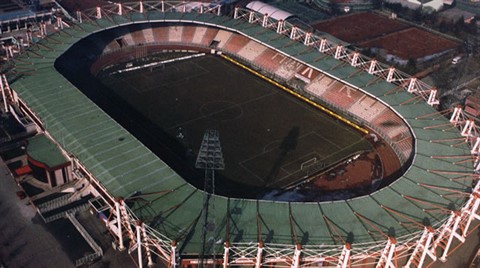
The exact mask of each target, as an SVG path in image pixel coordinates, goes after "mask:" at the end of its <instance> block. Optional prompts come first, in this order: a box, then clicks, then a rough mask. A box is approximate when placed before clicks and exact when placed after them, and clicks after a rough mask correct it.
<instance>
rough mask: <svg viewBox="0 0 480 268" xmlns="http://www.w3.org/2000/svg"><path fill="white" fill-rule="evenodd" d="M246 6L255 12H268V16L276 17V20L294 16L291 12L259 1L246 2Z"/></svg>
mask: <svg viewBox="0 0 480 268" xmlns="http://www.w3.org/2000/svg"><path fill="white" fill-rule="evenodd" d="M247 8H249V9H251V10H255V11H257V12H260V13H262V14H268V16H270V17H272V18H274V19H276V20H286V19H288V18H290V17H292V16H294V15H293V14H292V13H290V12H287V11H285V10H282V9H280V8H277V7H274V6H271V5H269V4H265V3H263V2H260V1H252V2H250V3H248V5H247Z"/></svg>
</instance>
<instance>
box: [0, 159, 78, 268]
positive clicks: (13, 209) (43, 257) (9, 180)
mask: <svg viewBox="0 0 480 268" xmlns="http://www.w3.org/2000/svg"><path fill="white" fill-rule="evenodd" d="M0 184H1V187H0V215H2V216H1V217H0V259H1V260H2V262H3V263H5V265H7V267H35V268H42V267H46V268H47V267H74V265H73V262H72V261H71V260H69V258H68V256H67V254H66V253H65V252H63V250H62V248H61V247H60V245H59V243H58V242H57V241H56V239H55V237H54V236H53V235H52V234H50V233H49V232H48V231H47V230H46V227H45V224H44V223H43V222H42V220H41V219H40V217H39V216H38V215H36V211H35V210H34V209H33V208H32V206H30V205H29V203H28V200H27V199H24V200H20V199H19V198H18V197H17V196H16V194H15V193H16V192H17V191H18V190H19V188H18V186H17V185H16V183H15V181H14V179H13V177H12V176H11V175H10V171H9V170H8V168H7V167H6V166H5V164H4V163H3V161H2V162H1V163H0Z"/></svg>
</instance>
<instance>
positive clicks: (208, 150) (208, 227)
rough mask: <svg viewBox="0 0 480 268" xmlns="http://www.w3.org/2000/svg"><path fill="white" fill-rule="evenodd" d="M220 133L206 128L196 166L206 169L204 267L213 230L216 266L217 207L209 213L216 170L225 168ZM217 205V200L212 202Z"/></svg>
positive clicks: (213, 253) (212, 243)
mask: <svg viewBox="0 0 480 268" xmlns="http://www.w3.org/2000/svg"><path fill="white" fill-rule="evenodd" d="M219 136H220V135H219V133H218V131H216V130H206V131H205V133H204V135H203V140H202V144H201V145H200V150H199V152H198V156H197V161H196V162H195V167H196V168H198V169H204V170H205V180H204V188H203V191H204V198H203V216H204V222H203V227H202V249H201V252H200V254H199V257H200V258H199V262H198V265H199V267H204V263H203V262H204V259H205V254H206V244H207V235H208V233H209V232H212V235H211V236H210V237H209V238H208V241H209V242H211V250H212V258H213V262H214V263H213V264H214V266H215V243H216V241H217V239H216V237H215V235H216V232H215V230H216V225H215V207H212V211H211V212H210V213H209V205H210V199H211V198H215V170H223V169H224V168H225V163H224V161H223V154H222V147H221V145H220V139H219ZM212 205H213V206H214V205H215V202H212Z"/></svg>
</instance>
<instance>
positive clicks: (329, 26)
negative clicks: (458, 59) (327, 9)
mask: <svg viewBox="0 0 480 268" xmlns="http://www.w3.org/2000/svg"><path fill="white" fill-rule="evenodd" d="M314 27H315V29H317V30H320V31H323V32H327V33H329V34H332V35H333V36H335V37H337V38H339V39H341V40H343V41H346V42H349V43H352V44H354V45H356V46H357V47H360V48H379V49H382V50H385V52H386V53H387V54H392V55H394V56H396V57H398V58H400V59H404V60H408V59H410V58H413V59H420V58H424V57H426V56H428V55H434V54H437V53H440V52H443V51H446V50H450V49H453V48H456V47H458V46H459V45H460V44H459V43H458V42H455V41H453V40H450V39H447V38H445V37H442V36H440V35H436V34H434V33H431V32H428V31H426V30H423V29H420V28H417V27H414V26H412V25H409V24H407V23H404V22H401V21H399V20H395V19H390V18H389V17H387V16H383V15H380V14H376V13H357V14H351V15H347V16H342V17H338V18H334V19H331V20H327V21H324V22H320V23H318V24H316V25H314Z"/></svg>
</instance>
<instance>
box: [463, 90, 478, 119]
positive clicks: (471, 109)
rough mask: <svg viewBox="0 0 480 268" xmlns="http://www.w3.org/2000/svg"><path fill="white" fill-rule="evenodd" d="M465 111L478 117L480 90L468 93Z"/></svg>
mask: <svg viewBox="0 0 480 268" xmlns="http://www.w3.org/2000/svg"><path fill="white" fill-rule="evenodd" d="M465 112H466V113H467V114H469V115H471V116H474V117H480V92H476V93H475V94H473V95H470V96H468V97H467V99H466V100H465Z"/></svg>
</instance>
